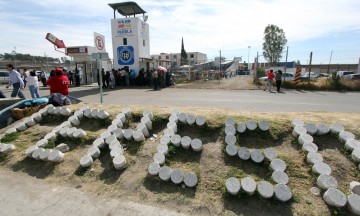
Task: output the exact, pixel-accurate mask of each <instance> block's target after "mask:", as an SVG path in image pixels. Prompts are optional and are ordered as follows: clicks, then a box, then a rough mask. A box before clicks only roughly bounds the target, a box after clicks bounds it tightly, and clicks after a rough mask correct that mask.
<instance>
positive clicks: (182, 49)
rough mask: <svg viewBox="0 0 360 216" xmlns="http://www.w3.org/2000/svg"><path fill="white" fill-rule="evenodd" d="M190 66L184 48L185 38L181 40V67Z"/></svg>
mask: <svg viewBox="0 0 360 216" xmlns="http://www.w3.org/2000/svg"><path fill="white" fill-rule="evenodd" d="M186 64H188V60H187V53H186V51H185V48H184V38H181V55H180V66H183V65H186Z"/></svg>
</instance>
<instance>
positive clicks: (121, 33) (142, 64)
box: [109, 2, 152, 76]
mask: <svg viewBox="0 0 360 216" xmlns="http://www.w3.org/2000/svg"><path fill="white" fill-rule="evenodd" d="M109 6H110V7H111V8H113V9H114V19H112V20H111V32H112V45H113V54H114V55H113V56H114V69H120V68H124V67H125V68H126V69H128V71H130V70H132V69H133V70H135V73H136V76H138V74H139V70H141V69H142V68H144V70H145V71H146V70H147V69H150V62H151V61H152V59H151V58H150V39H149V24H147V23H146V21H147V16H146V15H145V14H146V12H145V11H144V10H143V9H142V8H141V7H140V6H139V5H138V4H137V3H135V2H122V3H114V4H109ZM116 12H118V13H120V14H121V15H122V16H123V18H118V19H117V18H116V16H115V15H116ZM139 14H141V18H140V16H136V15H139Z"/></svg>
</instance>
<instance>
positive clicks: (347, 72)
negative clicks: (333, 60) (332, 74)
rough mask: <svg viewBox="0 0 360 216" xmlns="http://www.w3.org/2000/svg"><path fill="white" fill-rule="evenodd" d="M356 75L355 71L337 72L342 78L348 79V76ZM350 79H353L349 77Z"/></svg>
mask: <svg viewBox="0 0 360 216" xmlns="http://www.w3.org/2000/svg"><path fill="white" fill-rule="evenodd" d="M354 73H355V72H354V71H338V72H336V75H337V76H339V77H340V78H346V76H347V75H351V74H354ZM348 77H351V76H348ZM347 79H349V78H347Z"/></svg>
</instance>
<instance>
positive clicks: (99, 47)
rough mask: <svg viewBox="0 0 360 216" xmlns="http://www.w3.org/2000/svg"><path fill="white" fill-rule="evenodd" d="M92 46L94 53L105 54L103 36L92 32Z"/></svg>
mask: <svg viewBox="0 0 360 216" xmlns="http://www.w3.org/2000/svg"><path fill="white" fill-rule="evenodd" d="M94 45H95V52H101V53H103V52H106V51H105V36H104V35H101V34H99V33H96V32H94Z"/></svg>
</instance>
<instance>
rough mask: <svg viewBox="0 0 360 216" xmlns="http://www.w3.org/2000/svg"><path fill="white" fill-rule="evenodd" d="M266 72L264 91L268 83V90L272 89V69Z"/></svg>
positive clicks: (273, 75)
mask: <svg viewBox="0 0 360 216" xmlns="http://www.w3.org/2000/svg"><path fill="white" fill-rule="evenodd" d="M266 73H267V82H266V83H265V87H264V91H266V87H267V86H268V85H269V92H271V89H272V82H273V79H274V77H275V74H274V71H273V70H272V69H271V70H269V71H266Z"/></svg>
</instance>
